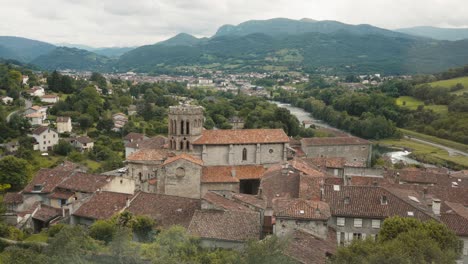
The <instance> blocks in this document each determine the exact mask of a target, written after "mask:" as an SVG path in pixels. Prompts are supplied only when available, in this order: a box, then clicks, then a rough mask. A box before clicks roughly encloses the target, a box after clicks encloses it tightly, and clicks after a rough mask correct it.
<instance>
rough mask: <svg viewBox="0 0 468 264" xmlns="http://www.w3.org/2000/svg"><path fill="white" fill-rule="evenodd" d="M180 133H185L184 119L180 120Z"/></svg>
mask: <svg viewBox="0 0 468 264" xmlns="http://www.w3.org/2000/svg"><path fill="white" fill-rule="evenodd" d="M180 134H181V135H183V134H184V121H180Z"/></svg>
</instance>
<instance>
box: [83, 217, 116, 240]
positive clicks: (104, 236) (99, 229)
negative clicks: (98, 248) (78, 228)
mask: <svg viewBox="0 0 468 264" xmlns="http://www.w3.org/2000/svg"><path fill="white" fill-rule="evenodd" d="M116 230H117V226H116V225H115V223H113V222H111V221H106V220H98V221H96V222H94V223H93V224H92V225H91V226H90V227H89V236H90V237H92V238H94V239H96V240H101V241H104V242H105V243H106V244H108V243H110V242H111V241H112V239H113V237H114V234H115V232H116Z"/></svg>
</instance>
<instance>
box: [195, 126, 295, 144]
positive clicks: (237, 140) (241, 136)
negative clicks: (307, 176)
mask: <svg viewBox="0 0 468 264" xmlns="http://www.w3.org/2000/svg"><path fill="white" fill-rule="evenodd" d="M287 142H289V138H288V136H287V135H286V133H284V131H283V130H282V129H233V130H203V132H202V135H201V136H200V137H199V138H198V139H196V140H195V141H194V142H193V144H194V145H227V144H258V143H260V144H262V143H263V144H264V143H287Z"/></svg>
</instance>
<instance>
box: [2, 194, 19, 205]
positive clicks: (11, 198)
mask: <svg viewBox="0 0 468 264" xmlns="http://www.w3.org/2000/svg"><path fill="white" fill-rule="evenodd" d="M3 203H6V204H20V203H23V195H22V194H21V193H17V192H7V193H5V196H3Z"/></svg>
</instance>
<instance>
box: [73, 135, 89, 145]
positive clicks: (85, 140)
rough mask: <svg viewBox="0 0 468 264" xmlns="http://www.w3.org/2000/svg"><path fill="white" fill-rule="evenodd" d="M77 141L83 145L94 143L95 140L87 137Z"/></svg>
mask: <svg viewBox="0 0 468 264" xmlns="http://www.w3.org/2000/svg"><path fill="white" fill-rule="evenodd" d="M76 141H78V142H80V143H81V144H87V143H92V142H93V140H92V139H91V138H89V137H87V136H82V137H77V138H76Z"/></svg>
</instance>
